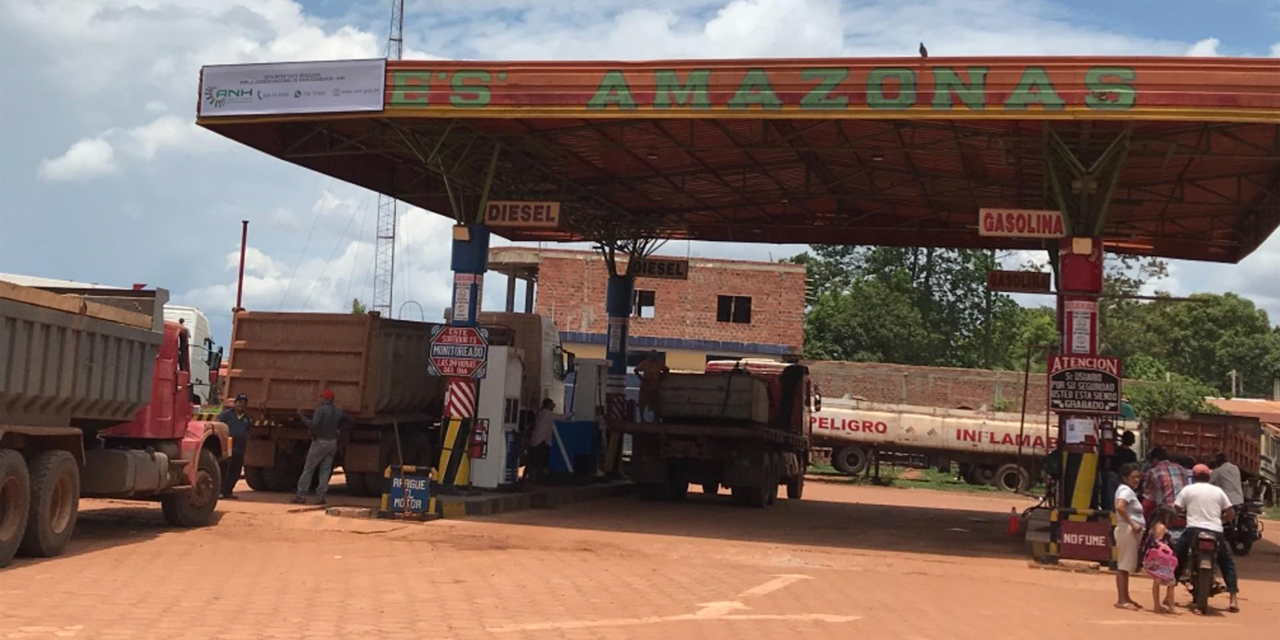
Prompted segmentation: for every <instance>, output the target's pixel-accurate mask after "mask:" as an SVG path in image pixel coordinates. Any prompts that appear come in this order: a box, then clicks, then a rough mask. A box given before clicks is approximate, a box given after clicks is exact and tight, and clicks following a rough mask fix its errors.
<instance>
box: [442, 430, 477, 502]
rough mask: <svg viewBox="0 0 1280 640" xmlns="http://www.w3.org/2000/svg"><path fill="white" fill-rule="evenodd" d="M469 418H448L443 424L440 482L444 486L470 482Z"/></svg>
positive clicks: (463, 485) (462, 484)
mask: <svg viewBox="0 0 1280 640" xmlns="http://www.w3.org/2000/svg"><path fill="white" fill-rule="evenodd" d="M471 425H472V419H471V418H449V419H448V420H446V421H445V424H444V437H443V438H442V446H441V448H440V464H439V465H438V466H437V467H436V468H437V469H439V470H440V479H439V481H440V484H441V485H442V486H445V487H465V486H467V485H469V484H471V456H470V455H469V453H468V447H469V446H470V444H471Z"/></svg>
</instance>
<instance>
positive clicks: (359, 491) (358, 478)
mask: <svg viewBox="0 0 1280 640" xmlns="http://www.w3.org/2000/svg"><path fill="white" fill-rule="evenodd" d="M343 475H344V476H346V478H347V493H349V494H351V495H353V496H355V497H357V498H363V497H366V496H368V495H369V487H367V486H366V485H365V483H364V479H365V474H363V473H360V472H359V471H347V470H346V469H343Z"/></svg>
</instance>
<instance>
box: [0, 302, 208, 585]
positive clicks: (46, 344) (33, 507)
mask: <svg viewBox="0 0 1280 640" xmlns="http://www.w3.org/2000/svg"><path fill="white" fill-rule="evenodd" d="M167 299H168V293H167V292H166V291H164V290H163V289H156V290H152V291H142V290H115V289H105V288H93V289H84V290H77V291H71V290H65V289H63V290H60V293H53V292H49V291H43V290H39V289H34V288H29V287H22V286H18V285H13V284H9V283H6V282H0V336H3V339H0V566H5V565H7V564H8V563H9V562H10V560H12V558H13V557H14V555H15V553H18V552H21V553H23V554H25V555H30V556H39V557H48V556H55V555H58V554H59V553H61V552H62V551H63V550H64V549H65V547H66V545H67V543H68V541H69V540H70V538H71V536H72V533H73V532H74V530H75V524H76V519H77V515H78V513H79V500H80V498H81V497H106V498H130V499H139V500H158V501H160V504H161V507H162V511H163V513H164V516H165V518H166V519H167V520H168V521H169V522H170V523H171V524H174V525H177V526H186V527H190V526H202V525H205V524H208V523H209V522H210V521H211V520H212V517H213V513H214V510H215V509H216V508H217V501H218V488H219V486H220V484H221V469H220V464H221V461H222V460H224V459H225V457H226V455H227V454H229V453H230V451H231V443H230V438H228V436H227V427H226V425H224V424H221V423H218V422H210V421H202V420H193V419H192V418H191V417H192V414H193V407H192V405H191V403H190V398H191V371H190V367H189V361H188V358H186V357H185V356H184V355H182V354H184V352H185V350H186V349H187V348H188V347H189V344H188V343H187V342H188V340H189V338H190V336H189V334H187V333H186V332H184V331H183V330H182V328H181V327H179V325H178V324H177V323H174V322H165V321H164V319H163V310H162V307H163V305H164V303H165V302H166V301H167Z"/></svg>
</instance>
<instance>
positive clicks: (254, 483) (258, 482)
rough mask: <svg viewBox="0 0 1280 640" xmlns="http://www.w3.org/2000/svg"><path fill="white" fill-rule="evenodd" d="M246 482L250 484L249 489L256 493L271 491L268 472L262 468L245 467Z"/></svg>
mask: <svg viewBox="0 0 1280 640" xmlns="http://www.w3.org/2000/svg"><path fill="white" fill-rule="evenodd" d="M244 481H245V482H247V483H249V488H250V489H253V490H254V491H270V490H271V487H269V486H268V485H267V470H266V469H264V468H262V467H245V468H244Z"/></svg>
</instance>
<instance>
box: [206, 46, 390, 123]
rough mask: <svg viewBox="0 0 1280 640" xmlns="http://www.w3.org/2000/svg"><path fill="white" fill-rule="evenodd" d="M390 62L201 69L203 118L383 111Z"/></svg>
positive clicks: (257, 65)
mask: <svg viewBox="0 0 1280 640" xmlns="http://www.w3.org/2000/svg"><path fill="white" fill-rule="evenodd" d="M386 76H387V61H386V60H383V59H379V60H333V61H327V62H278V63H267V64H235V65H218V66H210V67H205V68H203V69H201V71H200V115H201V116H202V117H209V116H247V115H263V114H273V113H333V112H343V111H381V110H382V99H383V94H384V92H385V91H386Z"/></svg>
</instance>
